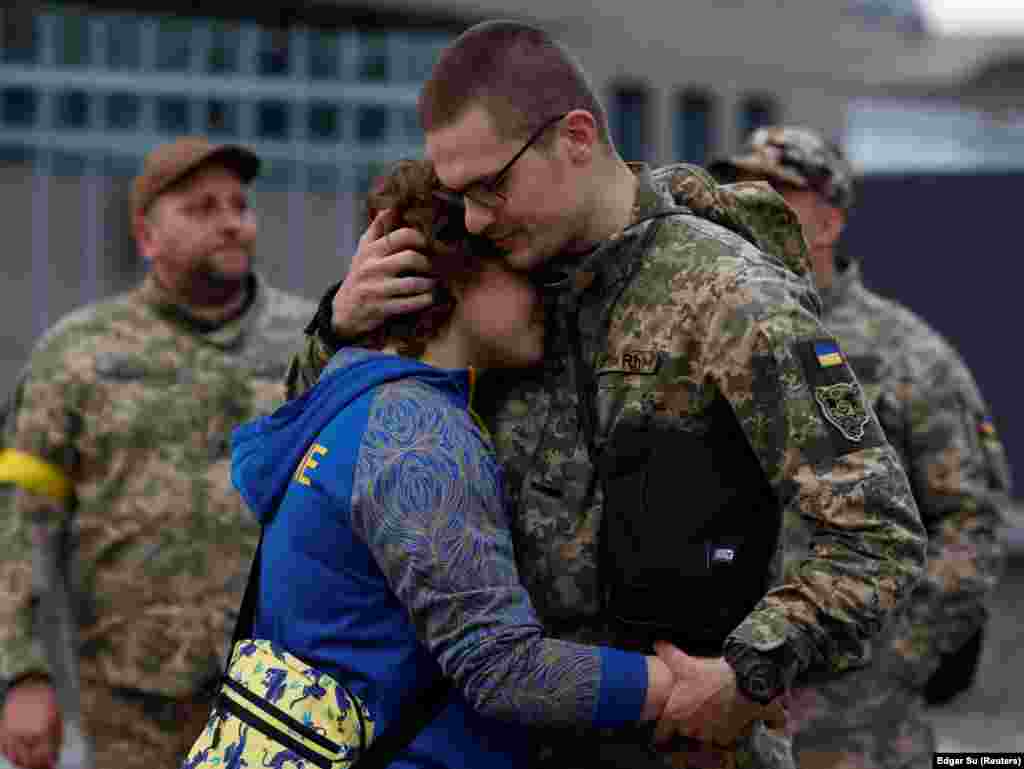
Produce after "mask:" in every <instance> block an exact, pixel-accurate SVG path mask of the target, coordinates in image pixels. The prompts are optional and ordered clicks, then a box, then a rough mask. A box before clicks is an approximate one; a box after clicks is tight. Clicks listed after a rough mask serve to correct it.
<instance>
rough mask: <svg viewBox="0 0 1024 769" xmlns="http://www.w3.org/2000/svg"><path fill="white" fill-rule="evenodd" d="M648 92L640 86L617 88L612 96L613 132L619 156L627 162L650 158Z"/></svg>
mask: <svg viewBox="0 0 1024 769" xmlns="http://www.w3.org/2000/svg"><path fill="white" fill-rule="evenodd" d="M647 112H648V104H647V90H646V89H644V88H642V87H639V86H629V87H622V88H617V89H616V90H615V92H614V93H613V95H612V113H611V131H612V140H613V141H614V142H615V146H616V148H617V149H618V150H619V154H620V155H622V157H623V159H625V160H629V161H632V160H636V161H642V160H647V159H648V157H649V154H648V146H647V125H648V116H647Z"/></svg>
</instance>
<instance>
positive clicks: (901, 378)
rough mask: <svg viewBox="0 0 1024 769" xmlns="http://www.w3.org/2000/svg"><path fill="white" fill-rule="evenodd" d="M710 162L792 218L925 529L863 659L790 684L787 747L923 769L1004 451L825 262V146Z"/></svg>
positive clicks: (983, 572) (797, 143) (830, 759)
mask: <svg viewBox="0 0 1024 769" xmlns="http://www.w3.org/2000/svg"><path fill="white" fill-rule="evenodd" d="M711 170H712V171H713V172H714V173H716V174H717V175H718V176H719V177H720V178H721V179H722V180H723V181H733V180H743V179H750V180H767V181H768V182H770V183H771V184H772V186H773V187H775V189H776V190H777V191H778V192H779V193H780V194H781V195H782V196H783V197H784V198H785V199H786V202H787V203H789V205H790V206H791V207H792V208H793V209H794V210H795V211H796V213H797V215H798V216H799V217H800V221H801V223H802V225H803V229H804V235H805V237H806V239H807V242H808V245H809V249H810V254H811V262H812V266H813V270H814V277H815V282H816V284H817V287H818V290H819V292H820V294H821V298H822V301H823V305H824V314H823V316H822V320H823V322H824V323H825V325H826V327H827V328H828V329H829V330H830V331H832V333H834V334H835V335H836V338H837V339H838V340H839V342H840V344H841V345H842V348H843V352H844V353H845V354H846V357H847V359H848V360H849V362H850V365H851V366H852V367H853V369H854V372H855V373H856V374H857V377H858V379H859V380H860V383H861V385H862V386H863V388H864V390H865V392H866V394H867V397H868V400H869V402H870V403H871V404H872V405H873V406H874V408H875V411H876V413H877V415H878V419H879V422H880V423H881V425H882V428H883V429H884V430H885V433H886V435H887V437H888V438H889V441H890V442H891V443H892V445H893V446H894V447H895V448H896V449H897V450H898V451H899V453H900V455H901V458H902V460H903V462H904V465H905V467H906V470H907V474H908V475H909V477H910V481H911V485H912V487H913V491H914V495H915V497H916V499H917V504H918V509H919V510H920V512H921V519H922V521H923V522H924V524H925V528H926V529H927V531H928V571H927V575H926V578H925V579H924V580H923V581H922V582H921V583H920V584H919V585H918V586H917V588H916V589H915V591H914V593H913V595H912V597H911V599H910V600H909V602H908V603H907V605H906V607H905V609H904V611H903V612H901V613H900V614H899V615H898V616H897V618H896V619H894V620H893V622H892V623H891V624H890V625H889V627H888V628H887V629H886V631H885V632H884V633H883V635H882V636H880V637H879V638H878V639H876V641H875V643H874V645H873V650H872V651H873V654H872V659H871V663H870V665H869V666H868V667H867V668H865V669H862V670H857V671H854V672H851V673H848V674H846V675H844V676H842V677H839V678H835V679H832V680H827V681H823V682H816V683H815V684H813V685H809V686H803V687H798V688H796V689H795V690H794V691H793V693H792V697H791V698H790V700H789V702H788V705H789V708H790V717H791V721H790V728H791V730H793V731H794V732H795V738H794V752H795V753H796V757H797V760H798V762H799V764H800V766H801V767H806V768H807V769H822V768H824V767H837V768H838V767H879V768H884V767H893V768H895V767H900V768H901V769H902V768H905V767H915V768H916V767H920V768H921V769H925V768H926V767H931V766H932V753H933V752H934V750H935V738H934V734H933V733H932V729H931V727H930V725H929V724H928V722H927V721H926V720H925V719H924V718H923V717H922V713H921V711H922V708H923V689H924V685H925V683H926V682H927V680H928V678H929V676H930V675H931V674H932V673H933V672H934V671H935V669H936V668H937V667H938V665H939V663H940V660H941V657H942V655H944V654H950V653H952V652H954V651H956V650H957V649H958V648H959V647H960V646H961V645H962V644H964V643H966V642H968V641H969V640H970V639H971V638H972V637H973V636H974V635H975V633H977V632H978V630H979V629H980V628H981V627H982V625H983V624H984V622H985V619H986V606H985V602H986V599H987V597H988V596H989V594H990V593H991V592H992V590H993V589H994V587H995V585H996V582H997V580H998V576H999V573H1000V570H1001V567H1002V563H1003V560H1004V553H1003V548H1002V545H1001V543H1000V541H999V538H998V527H999V525H1000V524H1001V522H1002V519H1003V514H1004V510H1005V509H1006V507H1005V506H1006V505H1007V504H1008V503H1009V490H1010V485H1009V483H1010V482H1009V472H1008V468H1007V463H1006V455H1005V453H1004V451H1003V447H1002V445H1001V444H1000V442H999V440H998V438H997V437H996V433H995V430H994V428H993V426H992V420H991V418H990V416H989V413H988V408H987V406H986V405H985V402H984V401H983V400H982V397H981V394H980V392H979V390H978V387H977V385H976V384H975V382H974V379H973V378H972V376H971V374H970V372H969V371H968V370H967V367H966V366H965V365H964V362H963V361H962V360H961V359H960V356H959V355H958V354H957V352H956V351H955V350H954V349H953V348H952V347H951V346H950V345H949V344H948V343H947V342H946V341H945V340H944V339H943V338H942V337H941V336H940V335H939V334H938V333H936V332H935V331H934V330H933V329H932V328H930V327H929V326H928V325H927V324H926V323H925V322H924V321H923V320H921V319H920V318H919V317H917V316H916V315H914V314H913V313H912V312H910V311H909V310H907V309H906V308H905V307H902V306H900V305H899V304H897V303H895V302H893V301H891V300H888V299H883V298H882V297H880V296H878V295H877V294H874V293H872V292H871V291H869V290H868V289H867V288H866V287H865V286H864V284H863V282H862V281H861V269H860V264H859V263H858V262H857V261H856V260H853V261H846V260H840V259H839V258H838V257H837V254H836V245H837V243H838V241H839V237H840V235H841V234H842V231H843V227H844V226H845V224H846V219H847V213H848V211H849V209H850V207H851V205H852V203H853V180H854V174H853V169H852V168H851V166H850V164H849V163H848V162H847V161H846V159H845V158H844V157H843V155H842V153H841V152H840V150H839V148H838V147H836V146H835V145H833V144H831V143H829V142H826V141H825V140H823V139H822V137H821V136H819V135H818V134H817V133H815V132H813V131H810V130H807V129H804V128H795V127H770V128H762V129H759V130H758V131H756V132H755V133H754V134H753V135H752V136H751V137H750V140H749V142H748V145H747V148H746V150H745V151H744V153H743V154H741V155H739V156H736V157H732V158H729V159H727V160H723V161H719V162H717V163H714V164H712V166H711ZM787 527H788V528H789V529H790V530H791V531H792V532H793V533H794V535H793V536H791V537H790V539H789V542H790V543H791V545H793V547H791V548H790V549H789V551H788V553H787V565H788V566H791V567H792V566H795V565H796V564H797V563H798V561H799V558H801V557H802V556H801V553H803V552H805V551H806V549H807V547H809V546H810V545H809V532H808V531H807V530H806V527H805V526H804V525H803V523H802V522H801V520H800V516H799V512H798V511H796V510H790V511H789V513H788V519H787ZM800 533H802V534H803V536H802V537H801V536H799V534H800Z"/></svg>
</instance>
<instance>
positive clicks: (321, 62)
mask: <svg viewBox="0 0 1024 769" xmlns="http://www.w3.org/2000/svg"><path fill="white" fill-rule="evenodd" d="M340 62H341V56H340V51H339V45H338V35H337V33H336V32H328V31H325V30H318V29H315V30H311V31H310V33H309V77H310V78H311V79H313V80H335V79H337V78H338V76H339V74H340V72H341V67H340Z"/></svg>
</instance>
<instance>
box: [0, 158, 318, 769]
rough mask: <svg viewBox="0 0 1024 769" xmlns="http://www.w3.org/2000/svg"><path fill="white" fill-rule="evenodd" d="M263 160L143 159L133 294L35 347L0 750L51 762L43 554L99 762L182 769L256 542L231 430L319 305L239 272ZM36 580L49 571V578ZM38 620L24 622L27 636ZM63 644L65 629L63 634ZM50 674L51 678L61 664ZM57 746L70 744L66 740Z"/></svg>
mask: <svg viewBox="0 0 1024 769" xmlns="http://www.w3.org/2000/svg"><path fill="white" fill-rule="evenodd" d="M259 165H260V163H259V159H258V158H257V157H256V156H255V155H254V154H253V153H252V152H250V151H248V150H246V149H244V148H242V147H236V146H224V145H213V144H210V143H209V142H207V141H206V140H205V139H201V138H183V139H179V140H177V141H175V142H172V143H170V144H166V145H163V146H161V147H158V148H157V149H155V150H154V151H153V152H152V153H151V154H150V155H149V156H147V158H146V159H145V163H144V167H143V170H142V172H141V174H140V175H139V176H138V178H137V179H136V180H135V183H134V187H133V190H132V197H131V207H132V210H131V213H132V223H133V227H134V235H135V239H136V241H137V244H138V249H139V251H140V253H141V254H142V255H143V256H144V257H145V259H146V260H147V262H148V263H149V265H150V269H149V272H148V274H147V275H146V277H145V278H144V280H143V281H142V283H141V284H140V285H139V286H138V287H137V288H135V289H134V290H132V291H130V292H128V293H126V294H124V295H121V296H118V297H115V298H113V299H109V300H106V301H102V302H99V303H97V304H94V305H90V306H88V307H85V308H82V309H80V310H77V311H75V312H73V313H71V314H70V315H68V316H67V317H65V318H63V319H62V320H60V321H59V322H58V323H57V324H56V326H54V327H53V328H52V329H50V330H49V331H48V332H47V333H46V335H45V336H44V337H43V338H42V340H41V341H40V342H39V343H38V344H37V346H36V348H35V350H34V351H33V353H32V355H31V358H30V360H29V363H28V366H27V367H26V369H25V371H24V372H23V374H22V376H21V378H20V380H19V382H18V386H17V389H16V392H15V395H14V399H13V408H12V412H11V414H10V417H9V419H8V421H7V426H6V435H5V440H4V451H3V453H2V454H0V477H3V478H4V479H5V480H7V481H13V482H14V485H15V487H16V490H15V493H14V495H13V501H12V505H11V507H12V509H11V511H10V514H9V515H5V516H4V525H5V531H4V536H3V537H2V538H0V547H2V548H3V553H2V555H0V677H4V678H7V679H8V680H10V681H11V682H12V685H11V688H10V690H9V692H8V694H7V697H6V701H5V702H4V706H3V713H2V720H0V745H2V748H3V752H4V754H5V755H6V757H7V758H8V759H9V760H11V761H12V762H13V763H14V764H15V765H17V766H20V767H29V768H37V767H48V766H53V764H54V761H55V760H56V756H57V752H58V750H59V748H60V742H61V732H62V714H61V708H60V707H58V700H59V697H58V694H59V693H60V692H61V691H62V688H61V687H62V686H64V685H66V684H67V681H66V680H60V681H55V680H53V679H52V678H51V673H52V672H53V668H54V660H53V659H52V658H51V657H50V655H48V654H45V653H43V650H42V647H43V646H44V645H45V644H44V643H42V642H43V641H44V640H45V638H44V637H43V634H44V633H45V632H47V631H46V629H44V628H40V627H39V621H40V617H39V616H35V617H34V615H38V613H39V612H38V606H37V605H36V604H37V593H39V592H40V591H43V592H47V591H52V590H53V586H52V585H49V586H48V585H46V584H40V580H39V574H38V571H36V572H35V573H34V572H33V564H32V562H31V560H30V558H29V554H30V553H32V552H33V548H35V550H36V553H37V557H36V560H37V564H36V567H37V568H38V561H39V560H40V555H39V552H38V551H39V549H40V547H42V546H43V545H44V544H45V543H47V542H51V541H54V540H58V541H61V542H70V543H71V544H72V545H73V546H72V547H71V548H70V549H68V550H67V551H66V556H67V558H68V559H69V560H70V561H71V563H70V564H67V563H65V564H60V567H61V568H60V572H61V573H64V574H68V575H71V576H72V577H73V578H72V579H70V580H69V582H70V584H69V588H70V593H71V594H72V595H73V596H74V597H75V599H76V604H77V606H76V611H75V613H76V614H77V624H78V627H77V634H78V636H79V639H80V647H79V648H80V658H79V661H78V666H79V669H80V679H81V693H80V697H76V700H78V701H79V702H78V703H76V704H80V709H81V718H82V726H83V730H84V732H85V734H86V736H87V738H88V740H89V741H90V742H91V743H92V749H93V755H94V759H95V766H96V767H99V768H100V769H108V768H111V767H119V768H128V769H131V767H140V768H141V767H156V766H160V767H172V766H177V765H178V764H179V763H180V761H181V759H182V757H183V755H184V751H185V750H186V749H187V748H188V747H189V746H190V745H191V743H192V740H193V739H194V738H195V737H196V735H197V734H198V732H199V730H200V728H201V727H202V724H203V723H204V722H205V720H206V717H207V715H208V713H209V701H208V699H206V696H205V695H203V694H202V692H203V691H204V690H205V689H206V688H208V686H209V684H210V683H211V681H212V680H215V679H216V677H217V676H218V673H219V669H220V665H221V664H222V662H223V654H224V652H225V649H226V643H227V640H228V638H229V637H230V633H231V630H232V617H233V615H234V612H235V611H236V610H237V607H238V605H239V602H240V600H241V589H242V588H243V587H244V585H245V581H246V576H247V573H248V568H249V563H250V561H251V558H252V555H253V552H254V550H255V544H256V537H257V534H258V527H257V525H256V522H255V521H254V520H253V519H252V518H251V516H250V515H249V514H248V513H247V512H246V511H245V506H244V504H243V503H242V501H241V499H240V497H239V496H238V494H237V493H236V492H235V490H234V489H233V488H232V486H231V481H230V477H229V465H230V456H229V445H228V444H229V436H230V433H231V429H232V428H233V427H234V426H235V425H237V424H239V423H241V422H243V421H245V420H249V419H252V418H254V417H256V416H259V415H262V414H266V413H268V412H270V411H271V410H272V409H274V408H275V407H276V406H277V405H278V404H279V403H280V401H281V400H282V399H283V396H284V390H283V388H282V386H281V380H282V377H283V374H284V370H285V367H286V364H287V360H288V355H289V352H290V349H291V346H292V345H293V344H294V338H295V335H296V334H298V333H300V331H301V328H302V320H303V319H304V318H308V316H309V314H310V313H311V312H312V311H313V309H314V306H313V305H312V304H310V303H309V302H307V301H305V300H303V299H300V298H298V297H294V296H290V295H288V294H284V293H282V292H280V291H278V290H276V289H274V288H273V287H271V286H269V285H267V283H266V282H265V281H264V280H263V279H262V278H261V277H260V276H259V275H257V274H256V273H254V272H253V270H252V257H253V248H254V243H255V238H256V215H255V213H254V211H253V210H252V209H251V208H250V206H249V202H248V193H247V186H248V184H249V182H250V181H251V180H252V179H253V178H254V177H255V176H256V174H257V172H258V170H259ZM44 576H45V574H44ZM34 620H35V621H34ZM71 630H72V631H73V630H74V628H72V629H71ZM58 667H59V666H58ZM65 731H66V730H65Z"/></svg>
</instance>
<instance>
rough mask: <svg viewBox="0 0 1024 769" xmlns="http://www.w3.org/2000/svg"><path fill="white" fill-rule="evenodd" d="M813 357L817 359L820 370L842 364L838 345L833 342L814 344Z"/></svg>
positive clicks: (841, 355)
mask: <svg viewBox="0 0 1024 769" xmlns="http://www.w3.org/2000/svg"><path fill="white" fill-rule="evenodd" d="M814 355H815V356H816V357H817V358H818V365H819V366H821V367H822V368H830V367H832V366H839V365H842V363H843V354H842V353H841V352H839V345H837V344H836V343H835V342H815V343H814Z"/></svg>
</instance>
